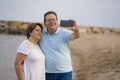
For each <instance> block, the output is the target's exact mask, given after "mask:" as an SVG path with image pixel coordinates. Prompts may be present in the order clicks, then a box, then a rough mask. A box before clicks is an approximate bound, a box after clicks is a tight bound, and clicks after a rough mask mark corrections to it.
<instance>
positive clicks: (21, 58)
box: [14, 53, 26, 80]
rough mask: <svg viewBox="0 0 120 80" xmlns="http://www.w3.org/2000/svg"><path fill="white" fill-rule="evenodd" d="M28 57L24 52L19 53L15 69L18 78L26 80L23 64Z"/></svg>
mask: <svg viewBox="0 0 120 80" xmlns="http://www.w3.org/2000/svg"><path fill="white" fill-rule="evenodd" d="M25 58H26V55H24V54H22V53H18V54H17V56H16V59H15V63H14V66H15V71H16V75H17V78H18V80H24V79H23V71H22V64H23V63H24V60H25Z"/></svg>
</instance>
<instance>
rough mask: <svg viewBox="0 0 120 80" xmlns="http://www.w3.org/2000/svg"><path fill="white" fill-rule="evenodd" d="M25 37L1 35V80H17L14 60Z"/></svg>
mask: <svg viewBox="0 0 120 80" xmlns="http://www.w3.org/2000/svg"><path fill="white" fill-rule="evenodd" d="M25 39H26V36H25V35H10V34H0V80H16V75H15V70H14V60H15V56H16V50H17V48H18V46H19V44H20V43H21V42H22V41H23V40H25Z"/></svg>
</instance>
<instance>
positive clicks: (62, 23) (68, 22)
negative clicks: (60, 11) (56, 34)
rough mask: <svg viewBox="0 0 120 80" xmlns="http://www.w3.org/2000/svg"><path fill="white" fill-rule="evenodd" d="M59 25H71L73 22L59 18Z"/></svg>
mask: <svg viewBox="0 0 120 80" xmlns="http://www.w3.org/2000/svg"><path fill="white" fill-rule="evenodd" d="M60 26H61V27H73V22H72V21H70V20H61V21H60Z"/></svg>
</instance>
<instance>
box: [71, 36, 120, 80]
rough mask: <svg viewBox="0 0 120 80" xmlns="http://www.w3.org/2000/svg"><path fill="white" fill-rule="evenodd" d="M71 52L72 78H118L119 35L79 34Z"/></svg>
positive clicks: (109, 79) (85, 79)
mask: <svg viewBox="0 0 120 80" xmlns="http://www.w3.org/2000/svg"><path fill="white" fill-rule="evenodd" d="M71 52H72V59H73V68H74V80H120V35H116V34H81V38H79V39H77V40H75V41H73V42H71Z"/></svg>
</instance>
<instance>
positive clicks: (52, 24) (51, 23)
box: [45, 14, 58, 29]
mask: <svg viewBox="0 0 120 80" xmlns="http://www.w3.org/2000/svg"><path fill="white" fill-rule="evenodd" d="M45 18H46V21H45V26H46V28H47V29H57V27H58V20H57V19H56V16H55V15H54V14H48V15H47V16H46V17H45Z"/></svg>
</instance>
